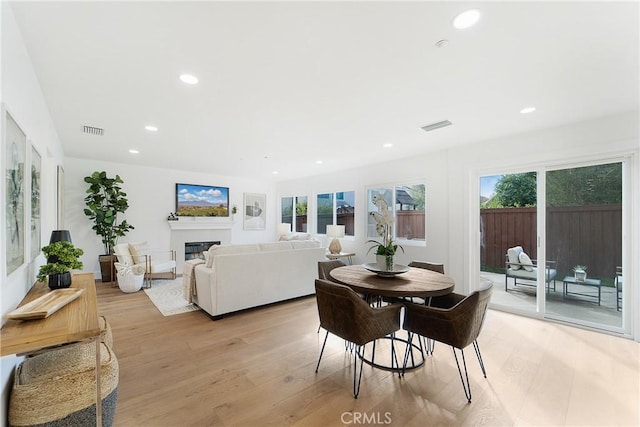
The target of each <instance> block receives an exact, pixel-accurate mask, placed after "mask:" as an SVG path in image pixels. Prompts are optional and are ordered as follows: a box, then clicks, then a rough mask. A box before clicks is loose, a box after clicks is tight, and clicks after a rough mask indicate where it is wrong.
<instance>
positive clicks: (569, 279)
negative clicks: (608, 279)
mask: <svg viewBox="0 0 640 427" xmlns="http://www.w3.org/2000/svg"><path fill="white" fill-rule="evenodd" d="M569 285H582V286H592V287H596V288H598V305H600V298H601V289H600V285H601V282H600V280H599V279H585V280H582V281H580V280H576V278H575V277H573V276H566V277H565V278H564V279H562V296H563V297H566V296H568V295H569V294H572V295H580V296H583V297H591V298H596V296H595V295H594V294H584V293H578V292H569Z"/></svg>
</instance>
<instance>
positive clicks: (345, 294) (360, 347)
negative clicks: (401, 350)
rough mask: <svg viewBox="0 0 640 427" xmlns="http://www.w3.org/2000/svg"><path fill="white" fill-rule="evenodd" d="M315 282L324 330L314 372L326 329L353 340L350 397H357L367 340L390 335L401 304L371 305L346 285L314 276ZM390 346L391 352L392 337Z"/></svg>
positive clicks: (327, 334) (351, 341) (397, 318)
mask: <svg viewBox="0 0 640 427" xmlns="http://www.w3.org/2000/svg"><path fill="white" fill-rule="evenodd" d="M315 284H316V300H317V303H318V315H319V316H320V326H322V327H323V328H324V329H325V330H326V331H327V333H326V335H325V336H324V342H323V343H322V350H320V357H318V364H317V365H316V372H318V368H319V367H320V361H321V360H322V353H324V347H325V345H326V343H327V337H328V336H329V332H331V333H332V334H334V335H336V336H338V337H340V338H342V339H344V340H346V341H348V342H350V343H353V344H354V345H355V350H354V351H353V397H354V398H356V399H357V398H358V394H359V393H360V381H361V379H362V363H363V361H364V347H365V346H366V344H367V343H370V342H371V341H375V340H376V339H378V338H383V337H385V336H387V335H392V336H393V334H394V333H395V332H396V331H397V330H399V329H400V309H401V308H402V306H401V305H400V304H391V305H386V306H384V307H379V308H373V307H371V306H370V305H369V304H367V302H366V301H365V300H363V299H362V298H361V297H360V296H359V295H358V294H357V293H356V292H354V291H353V290H352V289H351V288H349V287H348V286H344V285H340V284H338V283H333V282H330V281H328V280H323V279H317V280H316V282H315ZM391 346H392V349H391V351H392V354H395V350H394V348H393V340H392V341H391ZM358 357H360V374H359V375H358V372H357V371H358V363H357V362H358ZM396 364H397V361H396ZM398 368H399V366H398ZM356 377H357V378H356ZM356 380H357V381H356Z"/></svg>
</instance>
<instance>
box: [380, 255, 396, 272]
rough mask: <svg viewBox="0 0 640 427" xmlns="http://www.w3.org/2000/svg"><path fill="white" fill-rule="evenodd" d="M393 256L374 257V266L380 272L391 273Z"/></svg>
mask: <svg viewBox="0 0 640 427" xmlns="http://www.w3.org/2000/svg"><path fill="white" fill-rule="evenodd" d="M393 262H394V260H393V255H376V264H377V265H378V268H379V269H380V270H384V271H393Z"/></svg>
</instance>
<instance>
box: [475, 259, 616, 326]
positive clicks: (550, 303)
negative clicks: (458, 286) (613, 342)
mask: <svg viewBox="0 0 640 427" xmlns="http://www.w3.org/2000/svg"><path fill="white" fill-rule="evenodd" d="M480 277H481V278H483V279H485V280H490V281H491V282H493V293H492V295H491V303H492V304H496V305H500V306H505V307H509V308H513V309H516V310H519V311H530V312H535V309H536V289H535V288H534V287H529V286H522V285H520V284H519V283H520V279H519V280H518V286H517V287H514V286H513V279H512V278H509V288H508V289H509V290H508V292H505V289H504V274H498V273H489V272H485V271H482V272H480ZM529 283H531V284H534V282H529ZM552 283H553V282H552ZM569 290H570V292H576V293H581V294H587V295H592V296H591V297H588V296H581V295H573V294H572V295H568V296H567V297H565V298H563V295H562V278H561V279H560V280H556V283H555V291H554V290H553V285H552V286H551V290H550V291H549V292H547V294H546V312H547V314H549V315H553V316H555V317H562V318H566V319H567V320H579V321H586V322H590V323H596V324H601V325H606V326H613V327H622V311H618V310H617V309H616V290H615V288H612V287H606V286H602V287H601V299H600V305H599V306H598V298H597V295H598V290H597V288H595V287H593V286H584V285H577V284H576V285H574V284H572V285H570V289H569Z"/></svg>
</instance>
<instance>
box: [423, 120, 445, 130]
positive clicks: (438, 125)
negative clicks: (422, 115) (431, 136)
mask: <svg viewBox="0 0 640 427" xmlns="http://www.w3.org/2000/svg"><path fill="white" fill-rule="evenodd" d="M452 124H453V123H451V122H450V121H449V120H443V121H441V122H436V123H431V124H430V125H426V126H422V127H421V128H420V129H422V130H423V131H425V132H431V131H432V130H436V129H440V128H443V127H446V126H451V125H452Z"/></svg>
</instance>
